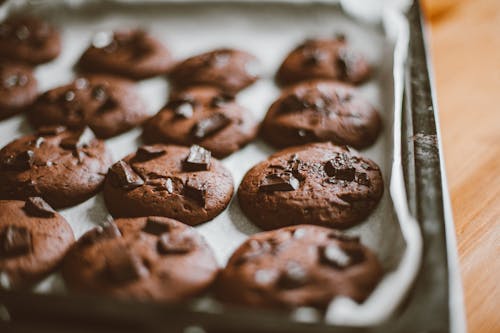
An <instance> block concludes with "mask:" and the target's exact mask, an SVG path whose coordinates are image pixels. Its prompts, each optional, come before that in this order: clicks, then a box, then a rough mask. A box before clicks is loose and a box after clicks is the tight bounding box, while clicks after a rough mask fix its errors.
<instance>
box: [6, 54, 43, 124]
mask: <svg viewBox="0 0 500 333" xmlns="http://www.w3.org/2000/svg"><path fill="white" fill-rule="evenodd" d="M37 94H38V92H37V81H36V79H35V77H34V76H33V71H32V70H31V68H29V67H27V66H24V65H21V64H19V63H14V62H10V61H0V120H1V119H5V118H7V117H9V116H11V115H13V114H15V113H18V112H21V111H23V110H24V109H25V108H26V107H27V106H28V105H31V103H33V101H34V100H35V99H36V96H37Z"/></svg>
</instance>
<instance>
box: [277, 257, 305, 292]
mask: <svg viewBox="0 0 500 333" xmlns="http://www.w3.org/2000/svg"><path fill="white" fill-rule="evenodd" d="M308 280H309V279H308V275H307V271H306V270H305V268H304V267H302V265H300V264H299V263H297V262H294V261H290V262H289V263H288V264H287V265H286V268H285V270H284V271H283V272H282V273H281V275H280V277H279V279H278V287H280V288H283V289H295V288H299V287H302V286H303V285H305V284H306V283H307V282H308Z"/></svg>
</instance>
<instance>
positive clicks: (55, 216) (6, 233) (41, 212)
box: [0, 197, 74, 290]
mask: <svg viewBox="0 0 500 333" xmlns="http://www.w3.org/2000/svg"><path fill="white" fill-rule="evenodd" d="M73 242H74V236H73V231H72V230H71V227H70V226H69V224H68V223H67V222H66V220H65V219H64V217H62V216H61V215H60V214H59V213H57V212H56V211H55V210H54V209H53V208H52V207H51V206H50V205H49V204H48V203H47V202H45V201H44V200H43V199H42V198H40V197H29V198H27V199H26V201H19V200H0V290H2V289H7V290H10V289H14V290H16V289H25V288H28V287H31V286H32V285H33V284H34V283H36V282H38V281H40V280H42V279H43V278H44V277H46V276H47V275H49V274H50V273H52V272H53V271H54V270H55V269H56V268H57V267H58V266H59V264H60V263H61V261H62V259H63V257H64V255H65V254H66V251H67V250H68V249H69V247H70V246H71V244H72V243H73Z"/></svg>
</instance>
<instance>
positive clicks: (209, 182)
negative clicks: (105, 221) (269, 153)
mask: <svg viewBox="0 0 500 333" xmlns="http://www.w3.org/2000/svg"><path fill="white" fill-rule="evenodd" d="M232 196H233V178H232V176H231V173H230V172H229V171H228V170H227V169H226V168H225V167H224V166H223V165H222V163H221V162H219V161H218V160H216V159H214V158H212V157H211V154H210V152H209V151H207V150H205V149H204V148H201V147H199V146H192V147H191V148H186V147H179V146H172V145H161V144H156V145H152V146H143V147H140V148H139V149H138V150H137V152H136V153H135V154H131V155H129V156H127V157H125V158H124V159H123V160H121V161H118V162H116V163H115V164H114V165H113V166H112V167H111V168H110V170H109V172H108V175H107V177H106V182H105V185H104V200H105V201H106V206H107V207H108V210H109V211H110V212H111V214H112V215H113V216H115V217H139V216H150V215H158V216H166V217H170V218H174V219H177V220H179V221H181V222H184V223H186V224H189V225H197V224H200V223H202V222H206V221H208V220H211V219H213V218H214V217H215V216H217V215H219V214H220V213H221V212H222V211H223V210H224V209H225V208H226V206H227V205H228V204H229V201H230V200H231V197H232Z"/></svg>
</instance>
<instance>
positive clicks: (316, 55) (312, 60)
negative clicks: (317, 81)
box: [303, 49, 326, 66]
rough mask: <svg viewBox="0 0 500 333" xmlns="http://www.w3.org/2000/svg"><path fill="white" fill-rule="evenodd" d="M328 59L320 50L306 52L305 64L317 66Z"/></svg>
mask: <svg viewBox="0 0 500 333" xmlns="http://www.w3.org/2000/svg"><path fill="white" fill-rule="evenodd" d="M325 58H326V54H325V53H324V52H322V51H321V50H318V49H313V50H308V51H307V52H304V60H303V64H304V65H306V66H315V65H317V64H319V63H320V62H321V61H323V60H324V59H325Z"/></svg>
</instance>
